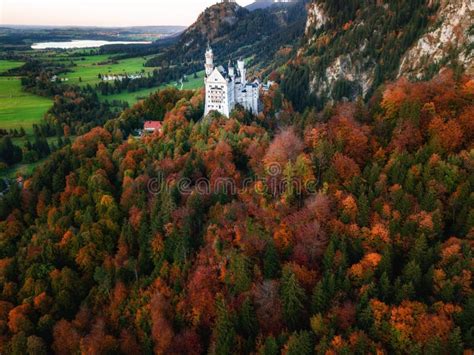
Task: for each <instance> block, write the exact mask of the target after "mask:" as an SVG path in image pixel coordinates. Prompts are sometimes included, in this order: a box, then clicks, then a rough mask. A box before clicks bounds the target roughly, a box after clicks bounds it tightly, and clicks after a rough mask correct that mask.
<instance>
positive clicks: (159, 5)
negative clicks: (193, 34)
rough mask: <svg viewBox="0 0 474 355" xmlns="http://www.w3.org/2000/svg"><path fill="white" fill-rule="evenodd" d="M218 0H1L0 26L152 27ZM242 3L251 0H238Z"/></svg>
mask: <svg viewBox="0 0 474 355" xmlns="http://www.w3.org/2000/svg"><path fill="white" fill-rule="evenodd" d="M216 2H217V0H80V1H75V0H0V25H7V24H9V25H57V26H152V25H184V26H188V25H190V24H192V23H193V22H194V21H195V20H196V18H197V17H198V15H199V14H200V13H201V12H202V11H203V10H204V9H205V8H206V7H208V6H210V5H213V4H215V3H216ZM237 2H238V3H239V4H240V5H242V6H245V5H248V4H250V3H252V2H253V0H238V1H237Z"/></svg>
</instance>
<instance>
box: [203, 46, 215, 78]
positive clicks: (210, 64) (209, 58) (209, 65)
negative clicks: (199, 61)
mask: <svg viewBox="0 0 474 355" xmlns="http://www.w3.org/2000/svg"><path fill="white" fill-rule="evenodd" d="M205 67H206V76H209V75H211V74H212V71H213V70H214V53H213V52H212V48H211V47H210V46H209V45H208V46H207V50H206V65H205Z"/></svg>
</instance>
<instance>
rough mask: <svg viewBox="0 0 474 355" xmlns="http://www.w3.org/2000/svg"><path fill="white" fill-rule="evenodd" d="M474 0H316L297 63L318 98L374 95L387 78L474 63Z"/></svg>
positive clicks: (415, 75)
mask: <svg viewBox="0 0 474 355" xmlns="http://www.w3.org/2000/svg"><path fill="white" fill-rule="evenodd" d="M473 14H474V1H473V0H442V2H441V3H439V2H438V1H436V0H425V3H424V4H423V5H420V4H419V3H416V2H415V1H410V0H400V1H397V2H393V1H387V0H377V1H374V2H370V3H369V4H368V3H367V2H366V1H362V0H347V1H345V2H340V1H337V0H312V2H311V3H310V4H309V5H308V19H307V22H306V29H305V38H304V40H303V44H302V47H301V48H300V50H299V51H298V58H297V62H298V63H303V65H306V66H307V67H308V68H309V73H310V74H309V75H310V77H309V83H310V84H309V90H310V94H313V95H314V96H315V97H316V98H317V99H319V100H326V99H329V100H331V99H341V98H343V97H347V98H348V99H355V98H356V97H357V96H359V95H363V96H368V95H370V94H371V92H372V91H373V90H374V89H375V88H376V87H377V86H378V85H380V84H382V83H383V82H384V81H386V80H394V79H396V78H397V77H400V76H407V77H410V78H414V79H421V78H428V77H429V76H432V75H434V74H436V73H437V72H438V71H439V70H440V69H441V68H442V67H443V66H446V65H448V64H450V62H453V60H454V61H456V62H457V63H458V64H461V65H463V66H464V67H465V68H466V69H467V70H471V71H472V70H473V61H474V58H473V52H472V50H473V38H474V26H473V23H474V17H473Z"/></svg>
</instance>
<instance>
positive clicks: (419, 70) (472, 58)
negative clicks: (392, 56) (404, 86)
mask: <svg viewBox="0 0 474 355" xmlns="http://www.w3.org/2000/svg"><path fill="white" fill-rule="evenodd" d="M436 17H437V19H439V21H440V22H437V23H435V24H434V25H433V26H431V27H430V28H429V30H428V31H427V32H426V33H425V34H424V35H423V36H422V37H421V38H420V39H419V40H418V41H417V42H416V44H415V45H414V46H413V47H412V48H411V49H410V50H409V51H408V52H407V53H406V54H405V55H404V57H403V59H402V63H401V65H400V70H399V72H398V76H408V77H412V78H416V79H422V78H423V77H424V76H425V72H426V69H427V66H430V65H431V66H434V67H435V69H437V68H438V67H440V66H443V65H445V64H448V63H449V62H450V61H451V60H452V59H453V58H449V56H450V55H452V56H454V58H455V59H456V60H457V61H458V63H459V64H461V65H463V66H464V67H465V69H467V70H470V71H472V69H473V65H474V64H473V62H474V54H473V51H472V49H473V45H474V30H473V28H472V26H473V24H474V1H466V0H451V1H447V0H445V1H443V2H442V3H441V4H440V8H439V11H438V14H437V16H436Z"/></svg>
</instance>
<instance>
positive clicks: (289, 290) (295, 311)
mask: <svg viewBox="0 0 474 355" xmlns="http://www.w3.org/2000/svg"><path fill="white" fill-rule="evenodd" d="M281 297H282V303H283V315H284V317H285V320H286V321H287V323H288V325H289V326H290V327H291V328H293V329H295V328H297V327H298V325H301V321H302V319H303V318H302V317H303V313H304V298H305V292H304V290H303V288H302V287H301V286H300V284H299V282H298V280H297V279H296V276H295V274H294V273H293V271H291V270H290V268H288V267H286V268H285V269H284V270H283V276H282V280H281Z"/></svg>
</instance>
